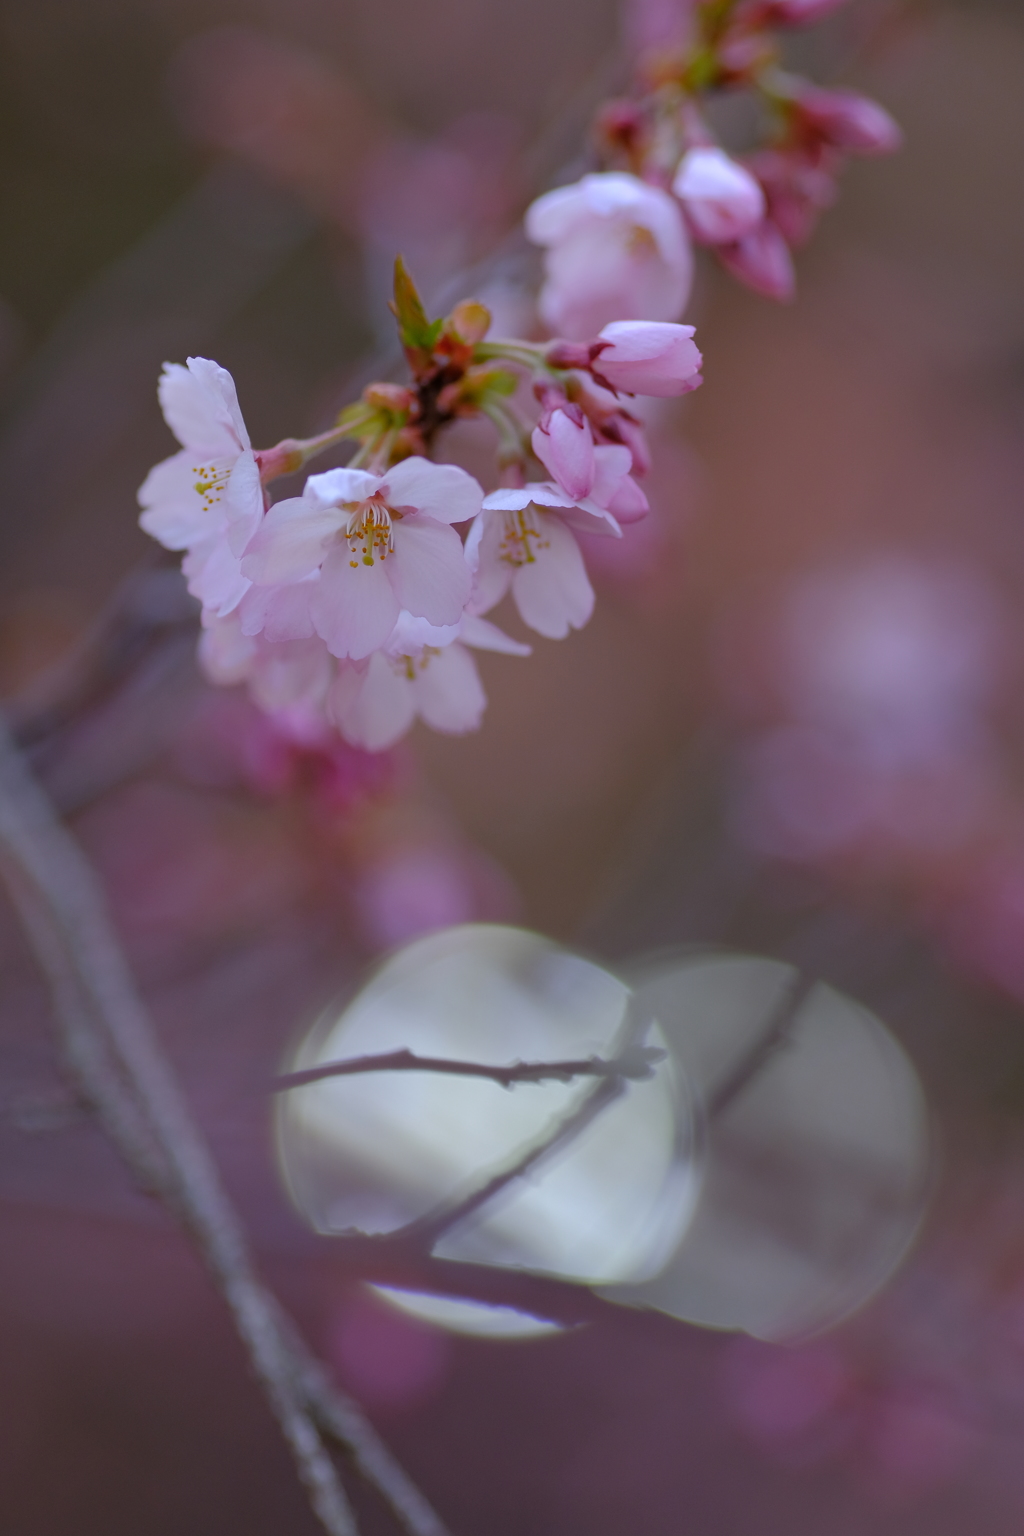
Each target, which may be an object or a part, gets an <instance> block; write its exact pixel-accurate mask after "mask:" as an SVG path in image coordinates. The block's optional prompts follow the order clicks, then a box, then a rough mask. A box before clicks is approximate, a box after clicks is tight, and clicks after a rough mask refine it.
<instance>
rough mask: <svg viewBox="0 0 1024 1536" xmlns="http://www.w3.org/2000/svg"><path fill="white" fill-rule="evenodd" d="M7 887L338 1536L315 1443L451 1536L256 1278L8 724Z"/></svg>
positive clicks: (99, 913)
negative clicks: (343, 1456)
mask: <svg viewBox="0 0 1024 1536" xmlns="http://www.w3.org/2000/svg"><path fill="white" fill-rule="evenodd" d="M0 854H2V859H0V873H2V875H3V877H4V879H5V881H6V882H7V884H8V888H9V890H10V893H11V897H12V900H13V901H14V904H15V906H16V908H17V910H18V913H19V915H20V916H21V919H22V922H23V924H24V927H25V931H26V933H27V935H28V938H29V941H30V943H31V944H32V947H33V949H34V951H35V953H36V956H37V958H38V960H39V963H40V966H41V967H42V969H43V970H44V972H45V974H46V976H47V978H48V980H49V982H50V987H51V991H52V994H53V1000H54V1006H55V1010H56V1012H57V1015H58V1018H59V1020H60V1024H61V1030H62V1034H63V1038H64V1044H65V1049H66V1053H67V1055H68V1059H69V1064H70V1065H71V1068H72V1070H73V1072H74V1073H75V1075H76V1077H77V1079H78V1081H79V1083H80V1085H81V1086H82V1089H83V1091H84V1092H85V1093H86V1094H87V1096H88V1098H89V1100H90V1102H91V1103H92V1104H93V1105H94V1107H95V1109H96V1111H97V1113H98V1115H99V1117H100V1119H101V1121H102V1123H103V1125H104V1126H105V1128H106V1129H107V1131H108V1132H109V1134H110V1135H111V1137H112V1139H113V1140H114V1142H115V1143H116V1145H117V1146H118V1148H119V1150H120V1151H121V1153H122V1155H123V1156H124V1157H125V1159H126V1161H127V1162H128V1163H129V1165H130V1167H131V1168H132V1171H133V1172H134V1173H135V1175H136V1177H137V1178H138V1179H139V1180H140V1182H141V1183H142V1184H143V1186H144V1187H145V1188H147V1189H149V1190H150V1191H152V1192H154V1193H156V1194H157V1195H159V1196H160V1198H161V1199H162V1200H163V1201H164V1202H165V1203H166V1204H167V1205H168V1206H169V1207H170V1208H171V1209H172V1210H173V1211H174V1213H175V1214H176V1215H177V1216H178V1217H179V1218H180V1219H181V1220H183V1221H184V1222H185V1224H186V1225H187V1226H188V1228H189V1229H190V1231H191V1232H192V1235H193V1237H194V1238H195V1240H196V1242H197V1245H198V1246H199V1248H200V1250H201V1252H202V1254H203V1257H204V1259H205V1260H206V1263H207V1266H208V1268H209V1269H210V1271H211V1273H212V1275H213V1277H214V1279H215V1281H216V1282H217V1284H218V1286H219V1288H220V1290H221V1292H222V1294H223V1296H224V1298H225V1300H226V1302H227V1304H228V1307H229V1308H230V1311H231V1314H232V1317H233V1319H234V1322H235V1326H236V1328H237V1330H238V1332H239V1334H240V1336H241V1338H242V1340H243V1343H244V1344H245V1346H246V1348H247V1350H248V1353H249V1358H250V1361H251V1363H252V1366H253V1368H254V1371H255V1373H256V1375H257V1377H258V1378H259V1380H260V1381H261V1383H262V1385H263V1387H264V1390H265V1392H266V1394H267V1397H268V1400H269V1402H270V1404H271V1407H272V1409H273V1411H274V1413H275V1415H276V1417H277V1419H278V1423H279V1425H280V1427H281V1430H282V1433H283V1434H284V1436H285V1439H286V1440H287V1442H288V1444H289V1446H290V1447H291V1450H292V1454H293V1456H294V1458H295V1461H296V1465H297V1467H298V1470H299V1474H300V1476H301V1478H302V1481H303V1483H304V1484H305V1486H306V1488H307V1491H308V1493H309V1497H310V1500H311V1503H312V1505H313V1508H314V1509H315V1511H316V1513H317V1515H318V1516H319V1518H320V1521H321V1523H322V1524H323V1526H324V1527H325V1529H326V1530H328V1531H329V1532H331V1536H355V1533H356V1524H355V1519H354V1516H353V1514H352V1511H351V1508H350V1506H349V1503H348V1500H347V1498H346V1496H345V1493H344V1490H343V1489H342V1487H341V1483H340V1480H339V1478H338V1475H337V1472H336V1470H335V1468H334V1466H333V1464H332V1462H331V1459H330V1456H329V1454H328V1452H327V1450H326V1448H325V1446H324V1444H323V1440H322V1437H321V1431H322V1432H323V1433H324V1434H328V1435H330V1436H331V1437H333V1438H335V1439H336V1440H338V1441H339V1443H341V1444H342V1445H343V1446H344V1447H345V1449H346V1450H347V1451H348V1452H349V1453H350V1454H351V1456H352V1458H353V1461H354V1462H355V1464H356V1466H357V1467H358V1468H359V1470H360V1471H361V1472H362V1473H363V1475H364V1476H366V1477H367V1479H368V1480H369V1481H370V1482H371V1483H373V1485H374V1486H375V1487H376V1488H377V1489H378V1491H379V1492H380V1493H381V1494H382V1495H383V1497H384V1498H385V1499H386V1500H387V1501H388V1503H389V1504H390V1505H391V1507H392V1508H393V1509H394V1511H395V1513H396V1514H397V1515H398V1516H399V1518H400V1519H401V1520H402V1522H403V1524H404V1525H405V1527H406V1528H407V1530H408V1531H409V1532H410V1533H412V1536H444V1527H443V1525H442V1524H441V1522H440V1520H439V1519H438V1517H437V1516H436V1515H435V1514H434V1512H433V1510H431V1509H430V1507H429V1505H428V1504H427V1502H426V1500H425V1499H424V1498H423V1497H422V1495H421V1494H419V1492H418V1491H417V1490H416V1489H415V1488H414V1487H413V1486H412V1484H411V1483H410V1481H409V1479H408V1478H407V1477H406V1476H405V1474H404V1473H403V1472H402V1471H401V1469H400V1468H399V1467H398V1466H397V1465H396V1464H395V1463H394V1461H393V1459H392V1458H391V1456H390V1453H389V1452H388V1451H387V1450H386V1449H385V1447H384V1446H383V1445H382V1444H381V1442H380V1441H379V1439H378V1438H377V1436H376V1434H375V1433H374V1431H373V1430H372V1428H371V1427H370V1426H369V1424H368V1423H367V1422H366V1420H365V1419H364V1417H363V1415H362V1414H361V1412H360V1410H359V1409H358V1408H357V1407H356V1405H355V1404H354V1403H351V1402H349V1401H347V1400H346V1399H345V1398H344V1397H342V1396H341V1395H340V1394H338V1393H336V1392H335V1391H334V1389H333V1388H332V1387H331V1385H330V1383H329V1381H328V1378H327V1376H326V1372H325V1371H324V1370H323V1368H322V1367H320V1366H319V1365H318V1364H317V1363H316V1362H315V1361H314V1360H313V1359H312V1357H311V1356H310V1354H309V1352H308V1351H307V1350H306V1349H305V1346H303V1345H301V1344H300V1342H299V1341H298V1339H297V1335H296V1333H295V1331H294V1328H293V1327H292V1325H291V1324H290V1322H288V1321H287V1320H286V1319H284V1317H283V1315H282V1313H281V1309H280V1307H279V1305H278V1303H277V1301H276V1299H275V1298H274V1297H273V1296H272V1295H271V1294H270V1292H269V1291H268V1290H267V1289H266V1287H265V1286H264V1285H263V1283H262V1281H261V1280H260V1279H259V1278H258V1276H257V1274H256V1272H255V1270H254V1268H253V1265H252V1261H251V1259H250V1256H249V1253H248V1247H247V1243H246V1239H245V1236H244V1233H243V1230H242V1227H241V1223H240V1221H239V1219H238V1217H237V1215H236V1214H235V1211H234V1209H233V1207H232V1205H231V1203H230V1201H229V1199H228V1197H227V1194H226V1192H225V1191H224V1189H223V1186H222V1184H221V1181H220V1177H219V1174H218V1172H217V1169H216V1167H215V1165H214V1163H213V1161H212V1158H211V1157H210V1154H209V1151H208V1149H207V1147H206V1144H205V1142H204V1140H203V1138H202V1135H201V1133H200V1131H199V1130H198V1128H197V1127H196V1125H195V1124H194V1122H193V1121H192V1118H191V1115H190V1113H189V1110H188V1108H187V1106H186V1104H185V1102H184V1099H183V1098H182V1095H181V1093H180V1090H179V1088H178V1085H177V1082H176V1081H175V1079H174V1076H173V1074H172V1072H171V1069H170V1067H169V1065H168V1064H167V1063H166V1062H165V1060H164V1058H163V1055H162V1052H161V1050H160V1047H159V1044H158V1042H157V1038H156V1034H155V1030H154V1028H153V1025H152V1022H151V1020H150V1019H149V1017H148V1015H147V1013H146V1010H145V1007H144V1005H143V1003H142V1000H141V998H140V997H139V995H138V993H137V991H136V988H135V985H134V982H133V981H132V978H131V976H130V973H129V971H128V967H127V963H126V961H125V959H124V957H123V955H122V953H121V951H120V948H119V945H118V942H117V939H116V937H115V935H114V932H113V928H112V925H111V923H110V920H109V917H108V915H107V912H106V905H105V901H104V898H103V893H102V890H101V888H100V886H99V884H98V882H97V881H96V878H95V876H94V874H93V871H92V869H91V866H90V865H89V863H88V861H87V860H86V858H85V856H84V855H83V853H82V852H81V850H80V848H79V847H78V845H77V843H76V842H75V841H74V839H73V838H72V837H71V835H70V834H69V833H68V832H67V831H66V830H65V828H64V827H63V826H61V825H60V823H59V822H58V821H57V819H56V817H55V815H54V813H53V811H52V808H51V807H50V805H49V802H48V801H47V799H46V797H45V795H44V794H43V792H42V791H41V790H40V788H39V786H38V785H37V784H36V782H35V781H34V779H33V778H32V776H31V774H30V773H29V770H28V768H27V766H26V764H25V762H24V760H23V759H22V757H21V755H20V753H19V752H18V750H17V748H16V747H15V745H14V743H13V741H12V740H11V737H10V733H9V730H8V728H7V726H6V722H4V721H3V719H2V718H0Z"/></svg>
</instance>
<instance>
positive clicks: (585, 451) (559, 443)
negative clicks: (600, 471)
mask: <svg viewBox="0 0 1024 1536" xmlns="http://www.w3.org/2000/svg"><path fill="white" fill-rule="evenodd" d="M531 441H532V443H533V451H534V453H535V454H536V455H537V457H538V459H540V461H541V463H542V464H543V465H544V467H545V469H547V470H548V471H549V472H550V473H551V474H552V475H553V476H554V477H555V479H556V480H557V481H558V483H559V485H560V486H561V487H562V489H563V490H564V491H565V492H566V493H567V494H568V495H569V496H571V497H572V498H573V500H580V499H581V498H582V497H584V496H589V495H590V492H591V489H592V487H593V484H594V439H593V437H592V436H591V432H590V427H589V426H588V424H587V423H586V422H585V421H583V422H581V423H578V422H576V421H574V420H573V418H572V417H571V416H570V415H569V414H568V412H566V411H563V410H554V411H552V412H551V416H550V418H549V419H548V421H547V423H546V425H543V426H539V427H536V428H534V432H533V437H532V439H531Z"/></svg>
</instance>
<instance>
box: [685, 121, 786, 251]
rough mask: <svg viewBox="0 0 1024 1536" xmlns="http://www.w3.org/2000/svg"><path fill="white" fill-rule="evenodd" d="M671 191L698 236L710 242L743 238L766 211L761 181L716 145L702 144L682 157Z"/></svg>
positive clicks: (715, 243) (711, 243)
mask: <svg viewBox="0 0 1024 1536" xmlns="http://www.w3.org/2000/svg"><path fill="white" fill-rule="evenodd" d="M672 191H673V192H674V193H675V195H676V197H678V198H679V200H680V202H681V203H682V205H683V207H684V208H685V210H686V214H687V217H688V218H689V220H690V227H691V229H692V230H693V232H694V234H695V235H696V237H697V238H698V239H700V240H703V241H705V242H706V243H707V244H709V245H723V244H727V243H729V242H731V241H734V240H742V238H743V236H744V235H748V234H749V233H750V231H751V230H752V229H756V228H757V226H758V224H760V222H761V220H762V219H763V218H764V216H765V213H766V212H767V205H766V203H765V198H764V192H763V191H762V190H761V186H760V184H759V183H758V182H757V181H756V180H755V179H754V177H753V176H751V174H750V172H749V171H748V170H746V169H745V168H744V167H743V166H742V165H739V164H738V163H737V162H736V161H735V160H733V159H732V157H731V156H730V155H727V154H726V153H725V151H724V150H722V149H718V148H717V147H716V146H714V145H699V146H698V147H696V148H695V149H691V150H690V151H689V152H688V153H687V154H685V155H684V156H683V158H682V161H681V162H680V165H679V169H678V170H677V172H676V175H675V180H674V181H673V183H672Z"/></svg>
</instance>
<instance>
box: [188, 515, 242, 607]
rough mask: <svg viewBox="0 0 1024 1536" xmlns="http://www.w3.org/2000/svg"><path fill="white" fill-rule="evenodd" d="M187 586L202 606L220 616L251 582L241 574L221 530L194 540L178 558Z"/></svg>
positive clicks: (235, 602) (238, 599) (239, 599)
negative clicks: (189, 547)
mask: <svg viewBox="0 0 1024 1536" xmlns="http://www.w3.org/2000/svg"><path fill="white" fill-rule="evenodd" d="M181 569H182V571H183V572H184V573H185V576H186V577H187V578H188V590H189V591H190V592H191V594H192V596H193V597H198V599H199V601H200V602H201V603H202V605H203V607H204V608H210V609H212V610H213V611H214V613H217V614H219V615H221V616H222V617H223V615H224V614H226V613H230V612H231V611H232V609H234V608H237V607H238V605H239V603H240V602H241V601H242V598H243V597H244V596H245V594H246V593H247V592H248V590H249V587H250V586H251V585H252V583H251V582H249V581H248V580H247V579H246V577H245V576H244V575H243V574H242V571H241V568H240V566H239V563H238V559H237V557H236V556H235V555H233V554H232V553H231V550H230V548H229V546H228V541H227V539H226V538H225V537H224V536H223V534H219V535H217V536H216V537H215V538H212V539H205V540H204V541H203V542H202V543H200V544H194V545H193V546H192V548H191V549H190V550H189V552H188V554H187V555H186V556H185V558H184V560H183V561H182V562H181Z"/></svg>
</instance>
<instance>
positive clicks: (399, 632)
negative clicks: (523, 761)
mask: <svg viewBox="0 0 1024 1536" xmlns="http://www.w3.org/2000/svg"><path fill="white" fill-rule="evenodd" d="M467 646H474V647H476V648H477V649H480V650H490V651H504V652H505V653H506V654H509V655H516V656H528V655H529V653H530V647H529V646H528V645H521V644H520V643H519V642H518V641H516V640H512V639H511V638H510V637H509V636H508V635H506V634H503V633H502V631H501V630H500V629H498V627H497V626H496V625H495V624H491V623H489V622H488V621H487V620H486V619H483V618H480V617H478V616H475V615H471V614H467V615H464V616H463V618H462V619H461V620H460V621H459V623H458V624H457V625H453V626H435V625H430V624H427V623H426V622H425V621H424V620H422V619H417V618H415V617H414V616H413V615H412V614H410V613H405V612H403V613H402V614H401V615H400V616H399V620H398V623H397V624H396V625H395V628H394V630H393V631H392V633H391V635H390V637H389V639H388V642H387V644H386V645H385V646H384V647H383V648H382V649H381V650H378V651H374V653H373V654H372V655H371V656H370V657H369V658H368V660H366V661H365V662H362V663H359V662H348V663H343V664H342V665H340V666H339V667H338V670H337V675H336V678H335V681H334V683H333V686H332V687H331V690H330V693H329V695H328V697H327V714H328V718H329V719H330V720H332V721H333V723H334V724H335V725H336V726H337V728H338V730H339V731H340V732H341V734H342V736H344V738H345V740H346V741H349V742H351V743H352V744H353V746H359V747H365V748H366V749H367V750H368V751H370V752H380V751H382V750H383V749H384V748H386V747H390V746H393V745H394V743H395V742H396V741H397V740H398V739H399V737H401V736H404V735H405V733H406V731H407V730H408V729H409V727H410V726H411V725H412V723H413V721H414V720H416V719H420V720H422V721H423V722H424V723H425V724H426V725H429V726H431V727H432V729H433V730H435V731H441V732H443V733H445V734H447V735H453V736H461V735H463V734H464V733H465V732H467V731H475V730H477V729H478V727H479V725H480V720H481V717H482V715H483V712H484V709H485V708H486V706H487V698H486V695H485V694H484V690H483V685H482V684H481V682H480V675H479V673H478V672H477V669H476V663H475V662H474V660H473V658H472V656H471V655H470V653H469V651H468V649H467Z"/></svg>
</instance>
